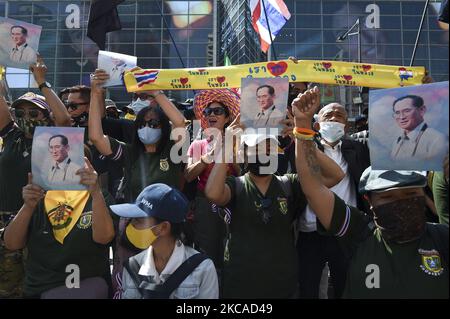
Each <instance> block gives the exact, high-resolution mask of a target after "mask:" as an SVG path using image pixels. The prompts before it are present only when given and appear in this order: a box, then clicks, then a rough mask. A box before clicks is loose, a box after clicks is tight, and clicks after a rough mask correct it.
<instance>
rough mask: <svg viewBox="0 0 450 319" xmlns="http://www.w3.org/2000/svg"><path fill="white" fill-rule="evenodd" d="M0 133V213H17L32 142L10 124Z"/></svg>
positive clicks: (29, 168)
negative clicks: (0, 147)
mask: <svg viewBox="0 0 450 319" xmlns="http://www.w3.org/2000/svg"><path fill="white" fill-rule="evenodd" d="M3 131H4V132H2V134H3V135H2V136H1V137H2V138H3V145H2V150H1V152H0V212H1V211H7V212H17V211H18V210H19V209H20V207H22V204H23V199H22V188H23V187H24V186H25V185H26V184H27V183H28V173H29V172H31V144H32V142H33V141H32V140H31V139H27V138H25V135H24V133H23V132H22V130H20V129H19V128H18V127H17V126H16V125H15V124H13V123H11V124H10V125H8V127H6V128H5V129H4V130H3Z"/></svg>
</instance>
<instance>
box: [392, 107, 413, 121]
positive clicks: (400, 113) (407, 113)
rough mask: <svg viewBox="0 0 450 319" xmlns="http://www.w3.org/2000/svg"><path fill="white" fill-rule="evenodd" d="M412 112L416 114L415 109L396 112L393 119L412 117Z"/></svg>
mask: <svg viewBox="0 0 450 319" xmlns="http://www.w3.org/2000/svg"><path fill="white" fill-rule="evenodd" d="M412 112H414V109H409V108H408V109H404V110H401V111H395V112H394V113H393V114H392V117H393V118H395V119H397V118H400V117H405V116H410V115H411V114H412Z"/></svg>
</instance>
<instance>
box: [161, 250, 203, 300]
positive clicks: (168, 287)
mask: <svg viewBox="0 0 450 319" xmlns="http://www.w3.org/2000/svg"><path fill="white" fill-rule="evenodd" d="M206 259H208V256H206V255H205V254H202V253H197V254H195V255H192V256H191V257H189V258H188V259H186V260H185V261H184V262H183V263H182V264H181V265H180V267H178V268H177V270H175V272H174V273H173V274H172V275H170V277H169V278H168V279H167V280H166V281H165V282H164V283H163V284H162V285H160V286H157V288H156V289H155V291H157V292H158V293H159V294H160V296H161V297H162V299H168V298H169V296H170V295H171V294H172V292H173V291H174V290H175V289H177V288H178V287H179V286H180V284H181V283H182V282H183V281H184V280H185V279H186V278H187V277H188V276H189V275H190V274H191V273H192V272H193V271H194V270H195V268H197V267H198V265H200V264H201V263H202V262H203V261H205V260H206Z"/></svg>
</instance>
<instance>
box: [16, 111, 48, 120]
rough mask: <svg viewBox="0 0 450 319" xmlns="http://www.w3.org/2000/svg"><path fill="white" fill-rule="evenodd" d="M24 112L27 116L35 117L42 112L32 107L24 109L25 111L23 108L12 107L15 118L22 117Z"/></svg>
mask: <svg viewBox="0 0 450 319" xmlns="http://www.w3.org/2000/svg"><path fill="white" fill-rule="evenodd" d="M26 114H27V115H28V117H29V118H31V119H36V118H38V117H39V115H40V114H42V112H41V111H39V110H34V109H31V110H26V111H25V110H23V109H14V116H15V117H16V118H23V117H25V115H26Z"/></svg>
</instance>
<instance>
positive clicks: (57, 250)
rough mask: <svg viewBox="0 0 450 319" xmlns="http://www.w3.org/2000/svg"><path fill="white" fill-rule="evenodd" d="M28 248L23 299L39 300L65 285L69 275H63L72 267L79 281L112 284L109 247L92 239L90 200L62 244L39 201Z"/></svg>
mask: <svg viewBox="0 0 450 319" xmlns="http://www.w3.org/2000/svg"><path fill="white" fill-rule="evenodd" d="M105 201H106V204H107V205H110V204H113V202H112V199H109V198H106V199H105ZM111 215H113V214H111ZM27 248H28V257H27V260H26V265H25V284H24V285H25V287H24V296H25V297H39V296H40V295H41V294H42V293H43V292H45V291H47V290H49V289H52V288H56V287H58V286H63V285H65V282H66V278H67V276H69V275H70V274H71V272H66V267H67V266H68V265H71V264H73V265H77V266H78V267H79V269H80V280H83V279H85V278H89V277H103V278H104V279H105V280H106V282H107V283H108V284H109V285H110V284H111V275H110V269H109V245H102V244H98V243H96V242H94V241H93V239H92V198H91V197H90V198H89V199H88V202H87V203H86V206H85V207H84V209H83V212H82V214H81V216H80V218H79V219H78V221H77V223H76V225H75V226H74V227H73V228H72V230H71V231H70V233H69V234H68V235H67V236H66V237H65V239H64V244H60V243H59V242H58V241H57V240H56V239H55V237H54V235H53V230H52V225H51V224H50V221H49V219H48V216H47V213H46V212H45V207H44V201H41V203H40V204H39V206H38V207H37V208H36V210H35V211H34V213H33V216H32V218H31V221H30V225H29V229H28V241H27Z"/></svg>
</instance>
